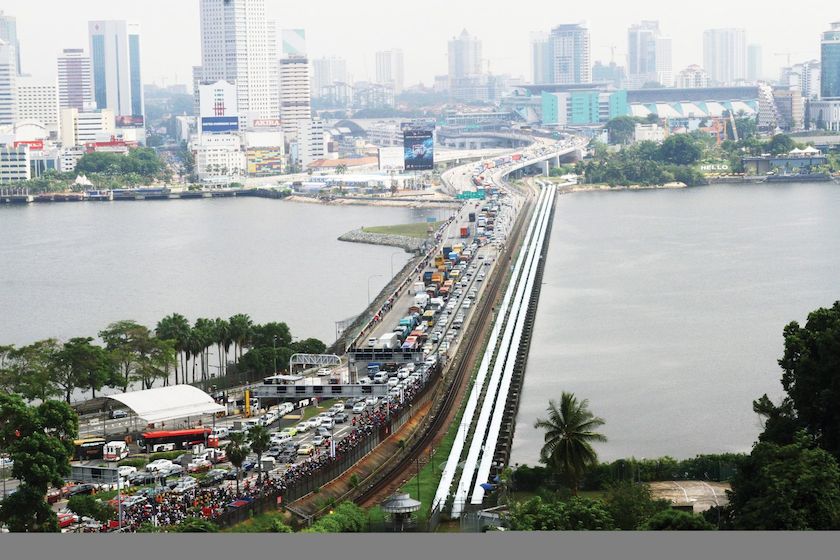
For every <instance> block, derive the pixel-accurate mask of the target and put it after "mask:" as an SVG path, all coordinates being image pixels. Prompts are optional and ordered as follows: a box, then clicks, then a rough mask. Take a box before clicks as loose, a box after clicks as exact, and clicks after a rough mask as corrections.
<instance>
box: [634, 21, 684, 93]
mask: <svg viewBox="0 0 840 560" xmlns="http://www.w3.org/2000/svg"><path fill="white" fill-rule="evenodd" d="M627 74H628V81H629V84H628V86H629V87H630V88H633V89H639V88H641V87H642V86H644V85H645V84H646V83H649V82H654V83H658V84H662V85H664V86H666V87H670V86H672V85H673V82H674V78H673V70H672V68H671V39H670V37H665V36H663V35H662V33H661V32H660V30H659V22H658V21H643V22H641V23H638V24H635V25H633V26H631V27H630V29H629V30H628V32H627Z"/></svg>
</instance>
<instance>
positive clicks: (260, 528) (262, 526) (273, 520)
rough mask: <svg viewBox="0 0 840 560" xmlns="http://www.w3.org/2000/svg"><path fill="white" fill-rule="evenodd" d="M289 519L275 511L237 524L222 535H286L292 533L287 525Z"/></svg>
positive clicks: (224, 530) (223, 531)
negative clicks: (285, 533)
mask: <svg viewBox="0 0 840 560" xmlns="http://www.w3.org/2000/svg"><path fill="white" fill-rule="evenodd" d="M287 521H288V519H287V518H286V516H285V515H284V514H283V513H281V512H279V511H273V512H268V513H262V514H260V515H255V516H254V517H252V518H251V519H248V520H246V521H243V522H242V523H237V524H236V525H234V526H233V527H228V528H227V529H222V531H221V532H222V533H284V532H291V528H289V526H288V525H287Z"/></svg>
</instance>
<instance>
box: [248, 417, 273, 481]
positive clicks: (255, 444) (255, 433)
mask: <svg viewBox="0 0 840 560" xmlns="http://www.w3.org/2000/svg"><path fill="white" fill-rule="evenodd" d="M248 442H249V443H250V444H251V451H253V452H254V453H255V454H256V455H257V466H258V467H259V469H260V470H259V472H258V473H257V486H262V456H263V453H265V452H266V451H268V448H269V447H271V433H270V432H269V431H268V429H267V428H266V427H265V426H254V427H253V428H251V429H250V430H249V432H248Z"/></svg>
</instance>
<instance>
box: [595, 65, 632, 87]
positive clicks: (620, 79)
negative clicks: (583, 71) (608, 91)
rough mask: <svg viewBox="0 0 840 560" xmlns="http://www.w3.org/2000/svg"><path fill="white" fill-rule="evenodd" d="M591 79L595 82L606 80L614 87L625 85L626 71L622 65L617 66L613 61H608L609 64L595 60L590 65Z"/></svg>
mask: <svg viewBox="0 0 840 560" xmlns="http://www.w3.org/2000/svg"><path fill="white" fill-rule="evenodd" d="M592 81H593V82H595V83H600V82H607V83H609V84H611V85H612V86H613V87H614V88H616V89H622V88H624V87H627V73H626V72H625V70H624V66H619V65H618V64H616V63H615V62H610V63H609V65H607V64H604V63H602V62H601V61H596V62H595V64H593V65H592Z"/></svg>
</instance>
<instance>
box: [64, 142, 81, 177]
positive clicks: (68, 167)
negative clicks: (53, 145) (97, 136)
mask: <svg viewBox="0 0 840 560" xmlns="http://www.w3.org/2000/svg"><path fill="white" fill-rule="evenodd" d="M84 155H85V151H84V149H82V148H75V147H74V148H68V147H64V148H62V149H61V152H60V153H59V161H58V170H59V171H60V172H62V173H72V172H73V171H75V170H76V164H77V163H79V160H80V159H82V156H84Z"/></svg>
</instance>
